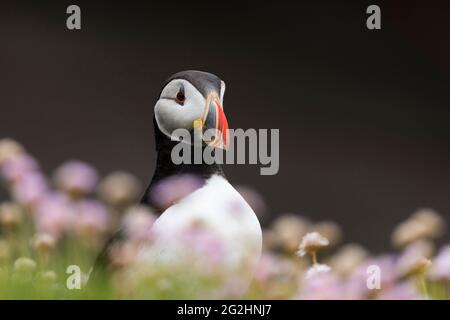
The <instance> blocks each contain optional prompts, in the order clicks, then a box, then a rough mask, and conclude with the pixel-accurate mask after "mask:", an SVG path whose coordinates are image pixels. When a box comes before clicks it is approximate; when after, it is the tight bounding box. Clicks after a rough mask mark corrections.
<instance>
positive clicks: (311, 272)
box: [305, 263, 331, 279]
mask: <svg viewBox="0 0 450 320" xmlns="http://www.w3.org/2000/svg"><path fill="white" fill-rule="evenodd" d="M330 271H331V268H330V266H328V265H326V264H320V263H315V264H313V265H312V266H311V267H310V268H309V269H308V271H306V274H305V278H306V279H310V278H312V277H314V276H316V275H319V274H322V273H327V272H330Z"/></svg>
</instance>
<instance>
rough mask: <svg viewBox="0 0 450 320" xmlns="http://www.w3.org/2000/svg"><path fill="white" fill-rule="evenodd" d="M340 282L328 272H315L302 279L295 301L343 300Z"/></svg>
mask: <svg viewBox="0 0 450 320" xmlns="http://www.w3.org/2000/svg"><path fill="white" fill-rule="evenodd" d="M343 297H344V292H343V290H342V282H341V281H340V280H339V279H338V278H337V277H336V276H335V275H334V274H332V273H330V272H317V273H314V274H311V276H309V277H307V278H304V279H303V281H302V283H301V285H300V290H299V293H298V296H297V299H300V300H337V299H343Z"/></svg>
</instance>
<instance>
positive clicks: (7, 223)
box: [0, 202, 23, 230]
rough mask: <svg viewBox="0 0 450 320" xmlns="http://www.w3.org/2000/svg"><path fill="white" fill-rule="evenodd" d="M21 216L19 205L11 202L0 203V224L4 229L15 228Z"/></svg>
mask: <svg viewBox="0 0 450 320" xmlns="http://www.w3.org/2000/svg"><path fill="white" fill-rule="evenodd" d="M22 218H23V217H22V209H21V208H20V206H19V205H17V204H15V203H12V202H6V203H2V204H0V226H1V227H2V228H4V229H5V230H13V229H16V228H17V226H18V225H19V224H20V223H21V222H22Z"/></svg>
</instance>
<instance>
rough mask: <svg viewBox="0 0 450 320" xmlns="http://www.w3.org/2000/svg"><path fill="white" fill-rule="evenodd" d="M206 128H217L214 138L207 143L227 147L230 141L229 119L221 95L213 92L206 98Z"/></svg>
mask: <svg viewBox="0 0 450 320" xmlns="http://www.w3.org/2000/svg"><path fill="white" fill-rule="evenodd" d="M204 119H205V121H204V123H205V129H206V130H208V129H215V130H216V134H215V135H214V137H215V138H214V139H213V140H211V141H208V142H207V144H208V145H210V146H213V147H217V148H222V149H226V148H227V146H228V142H229V132H228V121H227V117H226V116H225V113H224V112H223V107H222V105H221V103H220V100H219V97H218V96H217V95H216V94H215V93H211V94H210V95H209V96H208V99H207V100H206V114H205V117H204Z"/></svg>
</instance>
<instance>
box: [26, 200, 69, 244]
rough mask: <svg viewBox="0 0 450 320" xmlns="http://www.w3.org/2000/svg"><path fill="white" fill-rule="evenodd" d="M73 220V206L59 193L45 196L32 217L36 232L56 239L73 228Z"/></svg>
mask: <svg viewBox="0 0 450 320" xmlns="http://www.w3.org/2000/svg"><path fill="white" fill-rule="evenodd" d="M75 218H76V207H75V205H74V204H73V203H72V202H71V201H70V200H69V199H68V198H67V197H66V196H65V195H64V194H60V193H53V194H49V195H48V196H46V197H45V198H44V199H43V200H42V201H41V202H40V203H39V206H38V207H37V209H36V212H35V215H34V219H35V222H36V227H37V230H38V232H42V233H49V234H51V235H53V236H55V237H56V238H58V237H59V236H61V235H62V234H63V233H64V232H66V231H67V230H69V229H70V228H71V227H73V222H74V220H75Z"/></svg>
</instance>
